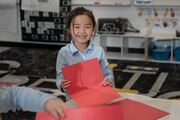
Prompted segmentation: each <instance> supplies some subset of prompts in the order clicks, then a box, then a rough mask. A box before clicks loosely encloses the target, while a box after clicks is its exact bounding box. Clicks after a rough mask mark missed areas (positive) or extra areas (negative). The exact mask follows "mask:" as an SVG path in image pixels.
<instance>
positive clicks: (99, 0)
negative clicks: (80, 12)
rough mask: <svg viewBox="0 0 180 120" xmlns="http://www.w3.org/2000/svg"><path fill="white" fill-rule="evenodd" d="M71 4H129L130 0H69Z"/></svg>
mask: <svg viewBox="0 0 180 120" xmlns="http://www.w3.org/2000/svg"><path fill="white" fill-rule="evenodd" d="M71 5H72V6H82V5H83V6H130V5H131V2H130V0H71Z"/></svg>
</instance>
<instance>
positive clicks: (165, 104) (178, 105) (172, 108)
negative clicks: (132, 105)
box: [120, 93, 180, 120]
mask: <svg viewBox="0 0 180 120" xmlns="http://www.w3.org/2000/svg"><path fill="white" fill-rule="evenodd" d="M120 95H121V96H122V97H123V98H129V99H132V100H136V101H139V102H142V103H145V104H147V105H150V106H153V107H156V108H159V109H161V110H164V111H166V112H169V113H170V114H169V115H167V116H165V117H162V118H160V119H158V120H180V100H167V99H156V98H150V97H147V96H144V95H137V94H131V93H120Z"/></svg>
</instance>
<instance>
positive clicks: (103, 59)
mask: <svg viewBox="0 0 180 120" xmlns="http://www.w3.org/2000/svg"><path fill="white" fill-rule="evenodd" d="M100 65H101V68H102V71H103V74H104V76H105V78H107V79H112V80H113V79H114V77H113V72H112V70H111V69H110V68H109V62H108V60H107V57H106V55H105V52H104V50H103V49H102V54H101V58H100Z"/></svg>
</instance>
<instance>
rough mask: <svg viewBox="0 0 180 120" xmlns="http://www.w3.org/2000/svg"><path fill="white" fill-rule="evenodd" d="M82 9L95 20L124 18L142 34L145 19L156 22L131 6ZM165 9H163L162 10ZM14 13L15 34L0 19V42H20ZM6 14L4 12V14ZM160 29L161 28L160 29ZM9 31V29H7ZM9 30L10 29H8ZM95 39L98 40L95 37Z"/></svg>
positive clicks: (111, 40)
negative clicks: (140, 14)
mask: <svg viewBox="0 0 180 120" xmlns="http://www.w3.org/2000/svg"><path fill="white" fill-rule="evenodd" d="M75 7H78V6H76V5H74V6H73V7H72V9H73V8H75ZM84 7H86V8H88V9H90V10H92V11H93V13H94V15H95V17H96V20H97V19H98V18H111V17H112V18H114V17H115V18H116V17H125V18H128V19H129V21H130V22H131V23H132V25H133V27H135V28H137V29H139V30H140V31H141V32H144V31H145V30H147V25H146V24H145V18H151V19H152V21H153V20H154V21H157V19H158V18H155V17H154V16H153V15H152V16H150V17H149V16H148V15H147V10H145V12H144V13H143V14H144V15H143V16H141V17H140V16H138V15H137V14H138V12H139V10H140V9H141V10H142V8H138V7H135V6H134V5H131V6H126V7H124V6H113V5H110V6H100V5H99V6H95V5H84ZM155 8H156V9H157V8H158V9H157V10H158V11H159V14H160V17H159V18H162V17H163V15H162V14H163V12H164V11H163V7H162V8H161V9H160V10H159V7H155ZM167 8H168V9H169V8H170V7H168V6H167ZM2 9H3V8H2V7H1V6H0V15H2V12H1V11H2ZM164 9H165V8H164ZM152 10H153V9H152ZM175 10H176V19H177V22H178V24H177V26H176V27H175V28H173V29H174V30H176V29H180V27H179V26H180V25H179V23H180V21H179V20H180V8H178V7H175ZM14 11H15V12H17V14H16V15H17V22H14V24H13V28H14V27H16V28H17V32H9V31H4V30H3V28H2V27H1V23H2V20H1V18H0V40H1V41H15V42H22V40H21V31H20V23H19V19H20V17H19V12H18V8H15V9H14ZM6 12H8V10H7V11H5V12H4V13H6ZM151 12H152V14H153V11H151ZM152 21H151V24H154V23H153V22H154V21H153V22H152ZM160 28H162V27H160ZM8 29H9V28H8ZM10 29H11V27H10ZM97 39H99V38H98V37H97ZM97 41H98V40H97ZM120 44H121V42H120V40H119V38H109V39H108V45H109V46H119V45H120ZM140 45H141V44H136V42H131V43H130V46H135V47H140Z"/></svg>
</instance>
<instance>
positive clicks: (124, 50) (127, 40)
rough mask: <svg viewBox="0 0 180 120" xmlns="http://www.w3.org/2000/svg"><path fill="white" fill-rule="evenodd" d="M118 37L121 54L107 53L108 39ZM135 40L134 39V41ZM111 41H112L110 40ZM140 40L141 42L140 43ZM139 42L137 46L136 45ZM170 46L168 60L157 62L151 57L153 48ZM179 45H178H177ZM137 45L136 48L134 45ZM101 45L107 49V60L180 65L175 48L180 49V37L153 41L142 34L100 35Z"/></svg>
mask: <svg viewBox="0 0 180 120" xmlns="http://www.w3.org/2000/svg"><path fill="white" fill-rule="evenodd" d="M108 37H117V38H118V40H120V42H121V44H119V46H118V44H117V45H116V47H117V46H118V47H119V48H120V49H121V50H120V51H121V52H110V51H107V50H106V48H107V47H108V45H107V38H108ZM132 38H133V39H132ZM110 40H111V39H110ZM112 40H113V39H112ZM139 40H140V41H141V42H139ZM136 42H137V44H136ZM154 42H157V43H156V45H160V46H162V45H168V46H170V57H169V59H168V60H155V59H154V58H152V56H151V54H150V53H151V51H150V50H151V48H152V47H151V46H152V45H155V43H154ZM177 43H178V45H177ZM134 44H135V46H136V47H135V48H133V47H132V45H134ZM100 45H101V46H103V48H104V49H105V52H106V55H107V58H109V59H120V60H137V61H147V62H158V63H173V64H180V61H176V60H175V59H174V48H175V47H180V37H176V38H172V39H168V40H158V41H153V37H146V36H143V35H142V34H137V33H136V34H134V33H133V34H132V33H128V34H125V35H114V34H100Z"/></svg>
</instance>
